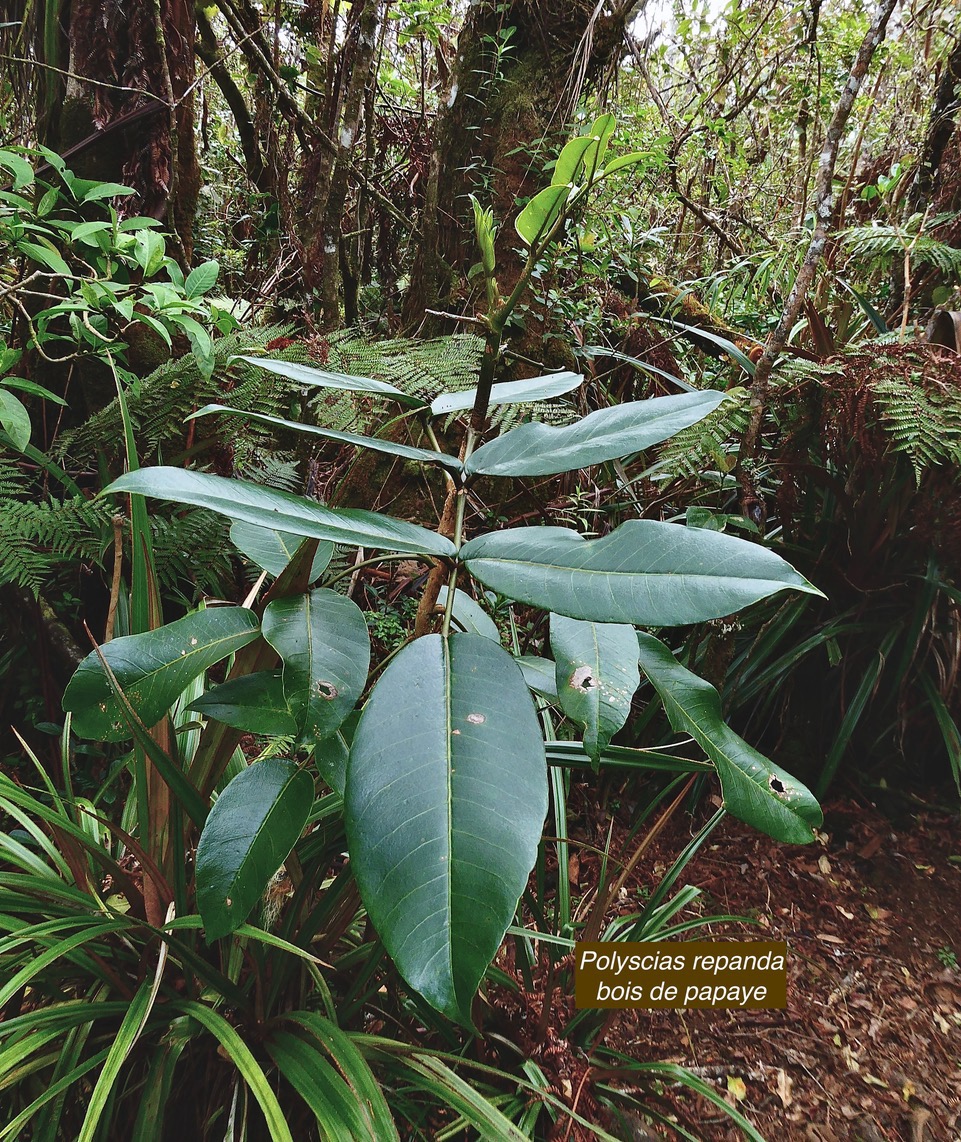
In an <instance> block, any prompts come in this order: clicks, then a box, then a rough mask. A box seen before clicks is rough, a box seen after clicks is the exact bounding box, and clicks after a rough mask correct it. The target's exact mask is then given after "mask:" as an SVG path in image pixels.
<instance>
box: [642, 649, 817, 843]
mask: <svg viewBox="0 0 961 1142" xmlns="http://www.w3.org/2000/svg"><path fill="white" fill-rule="evenodd" d="M637 641H638V656H639V659H640V664H641V669H642V670H643V671H644V673H645V674H646V675H647V677H648V678H649V679H650V680H651V684H652V685H653V686H654V689H655V690H656V691H657V692H658V694H659V695H660V696H661V701H662V702H663V703H664V709H665V710H666V711H667V716H668V718H669V719H670V722H671V725H672V726H673V727H674V729H675V730H677V732H678V733H685V734H690V735H691V737H692V738H694V740H695V741H696V742H697V744H698V745H699V746H700V747H701V749H703V750H704V752H705V753H706V754H707V756H708V757H709V758H710V759H711V761H713V762H714V765H715V767H716V768H717V774H718V777H719V778H720V779H721V792H722V793H723V794H724V807H725V808H726V809H727V811H728V812H729V813H732V814H733V815H734V816H735V817H738V818H739V819H740V820H742V821H746V822H747V823H748V824H749V825H753V826H754V828H755V829H760V830H761V832H763V833H767V834H768V835H769V836H772V837H774V838H775V839H776V840H778V841H783V842H784V843H786V844H793V845H803V844H807V842H808V841H811V840H813V839H814V830H815V829H816V828H818V826H820V824H821V823H822V821H823V817H822V815H821V808H820V806H819V805H818V803H817V801H816V800H815V798H814V794H813V793H811V791H810V790H809V789H808V788H807V786H805V785H802V784H801V782H800V781H798V780H797V778H795V777H792V776H791V775H790V774H789V773H786V772H785V771H784V770H783V769H780V768H779V767H778V766H776V765H775V764H774V763H773V762H771V761H768V759H767V758H766V757H765V756H764V755H763V754H760V753H758V751H757V750H756V749H754V747H753V746H750V745H748V743H747V742H746V741H745V740H744V739H743V738H741V737H738V735H737V734H736V733H735V732H734V731H733V730H732V729H731V727H730V726H728V725H727V724H726V723H725V722H724V719H723V718H722V716H721V699H720V696H719V695H718V692H717V691H716V690H715V689H714V687H713V686H712V685H711V684H710V682H705V681H704V679H703V678H699V677H698V676H697V675H696V674H692V673H691V671H690V670H687V669H685V667H683V666H682V665H681V664H680V663H679V662H678V661H677V659H676V658H675V657H674V655H673V654H671V652H670V650H668V648H667V647H666V646H665V645H664V643H662V642H659V641H658V639H656V638H654V637H653V636H652V635H649V634H638V636H637Z"/></svg>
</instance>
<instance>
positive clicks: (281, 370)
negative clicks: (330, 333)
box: [235, 356, 424, 408]
mask: <svg viewBox="0 0 961 1142" xmlns="http://www.w3.org/2000/svg"><path fill="white" fill-rule="evenodd" d="M235 359H236V360H238V361H246V362H247V364H248V365H256V366H257V368H258V369H266V370H267V372H269V373H276V374H277V376H279V377H286V379H287V380H288V381H293V382H294V383H295V384H298V385H316V386H317V387H318V388H322V389H343V390H346V391H347V392H353V393H375V394H377V395H378V396H384V397H390V398H391V399H392V400H395V401H397V403H398V404H403V405H406V406H407V407H408V408H423V407H424V402H423V401H422V400H421V399H420V397H412V396H410V395H408V394H407V393H405V392H402V391H401V390H400V389H398V388H395V387H394V386H393V385H389V384H387V382H386V381H375V380H374V379H373V378H372V377H353V376H351V375H350V374H349V373H331V372H329V371H328V370H327V369H313V368H311V367H310V366H309V365H298V364H297V363H296V362H294V361H271V360H268V359H266V358H263V357H244V356H240V357H237V358H235Z"/></svg>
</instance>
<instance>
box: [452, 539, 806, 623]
mask: <svg viewBox="0 0 961 1142" xmlns="http://www.w3.org/2000/svg"><path fill="white" fill-rule="evenodd" d="M461 558H462V559H463V560H464V562H465V564H466V566H467V569H468V570H469V571H470V573H471V574H472V575H473V576H474V577H475V578H477V579H479V580H480V581H481V582H482V583H484V584H486V586H488V587H490V588H492V589H493V590H495V591H498V592H500V593H501V594H502V595H507V596H508V597H509V598H511V599H517V600H519V601H520V602H522V603H530V604H532V605H533V606H537V607H543V608H544V609H545V610H550V611H555V612H557V614H560V615H568V616H569V617H570V618H575V619H590V620H591V621H592V622H600V623H634V624H636V625H638V626H679V625H682V624H686V623H695V622H703V621H704V620H706V619H716V618H721V617H723V616H724V615H729V614H732V613H733V612H734V611H737V610H740V609H741V607H746V606H748V604H750V603H755V602H757V601H758V599H764V598H766V597H767V596H768V595H773V594H775V593H776V592H778V591H785V590H788V589H791V590H795V591H806V592H809V593H810V594H815V595H819V594H820V591H818V590H817V588H816V587H813V586H812V585H811V584H810V583H809V582H808V581H807V579H805V578H804V577H803V575H799V574H798V572H797V571H795V570H794V568H793V567H792V566H791V565H790V564H789V563H786V562H785V561H784V560H783V559H782V558H781V557H780V556H779V555H776V554H775V553H774V552H773V551H769V550H768V549H767V548H765V547H761V546H760V545H758V544H756V543H748V542H747V541H746V540H743V539H737V538H735V537H734V536H731V535H721V534H719V533H717V532H712V531H705V530H703V529H702V528H687V527H682V526H681V525H680V524H673V523H659V522H656V521H654V520H628V522H627V523H623V524H621V526H620V527H618V528H616V529H615V530H614V531H612V532H611V533H610V535H605V536H604V537H603V538H602V539H593V540H590V541H586V540H584V539H582V538H581V536H579V535H577V533H576V532H573V531H569V530H568V529H566V528H559V527H521V528H511V529H509V530H507V531H497V532H492V533H491V534H490V535H483V536H480V537H479V538H477V539H472V540H471V541H470V542H469V543H467V544H465V545H464V547H463V548H462V549H461Z"/></svg>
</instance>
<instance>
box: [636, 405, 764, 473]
mask: <svg viewBox="0 0 961 1142" xmlns="http://www.w3.org/2000/svg"><path fill="white" fill-rule="evenodd" d="M749 402H750V393H749V392H748V391H747V389H745V388H740V387H738V388H734V389H730V390H729V391H728V392H727V393H726V394H725V397H724V400H722V401H721V403H720V404H719V405H718V406H717V408H716V409H714V411H713V412H710V413H708V415H707V416H706V417H704V419H703V420H699V421H698V422H697V424H692V425H690V427H688V428H682V429H681V431H680V432H676V433H675V434H674V435H673V436H672V437H671V439H670V440H669V441H668V442H667V443H666V444H665V445H664V446H663V448H662V449H661V453H660V457H659V459H658V462H657V473H658V475H659V476H660V477H664V476H666V477H667V478H668V479H671V480H677V479H691V478H697V477H698V476H700V475H701V474H702V473H703V472H704V470H705V469H706V468H714V469H720V470H721V471H722V472H725V471H728V470H729V469H730V467H731V461H732V455H731V448H732V445H733V442H734V441H735V440H736V439H739V438H740V436H741V434H742V433H743V432H744V430H745V429H746V428H747V423H748V419H749V416H750V413H749V410H748V405H749Z"/></svg>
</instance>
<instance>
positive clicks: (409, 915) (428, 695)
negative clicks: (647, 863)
mask: <svg viewBox="0 0 961 1142" xmlns="http://www.w3.org/2000/svg"><path fill="white" fill-rule="evenodd" d="M344 801H345V815H346V824H347V835H348V840H349V847H350V859H351V866H352V867H353V869H354V874H355V876H356V877H357V883H358V886H359V888H360V892H361V897H362V899H363V901H364V904H365V905H366V907H367V909H368V912H369V913H370V917H371V919H372V920H373V922H374V924H375V925H376V927H377V930H378V932H379V933H380V935H381V938H382V939H383V941H384V944H385V945H386V947H387V950H388V951H389V952H390V955H391V957H392V958H393V960H394V963H395V964H396V965H397V967H398V970H399V971H400V973H401V974H402V975H403V976H404V978H405V979H406V980H407V982H408V983H409V984H410V985H411V987H413V988H415V989H416V990H417V991H419V992H420V993H421V994H422V995H423V996H424V998H425V999H426V1000H427V1001H428V1002H429V1003H430V1004H431V1005H432V1006H434V1007H436V1008H437V1009H438V1010H439V1011H442V1012H443V1013H444V1014H446V1015H448V1016H449V1017H451V1018H452V1019H457V1020H459V1021H460V1022H462V1023H464V1024H467V1025H470V1023H471V1011H470V1009H471V1001H472V999H473V997H474V992H475V991H476V990H477V986H478V984H479V983H480V981H481V979H482V977H483V975H484V972H485V971H486V969H487V965H488V964H489V963H490V961H491V959H492V958H493V956H494V953H495V952H496V951H497V948H498V947H499V946H500V942H501V939H502V938H503V935H504V932H505V930H506V929H507V925H508V924H509V923H510V922H511V920H512V919H513V916H514V911H515V909H516V907H517V900H518V898H519V896H520V894H521V892H522V891H523V889H524V886H525V884H526V883H527V876H528V873H529V872H530V869H531V866H532V865H533V863H534V857H535V854H536V851H537V844H538V841H539V839H540V832H541V827H542V825H543V823H544V815H545V812H546V809H547V768H546V764H545V759H544V743H543V740H542V738H541V733H540V727H539V725H538V722H537V716H536V714H535V711H534V706H533V703H532V701H531V697H530V694H529V693H528V690H527V687H526V686H525V685H524V680H523V678H522V676H521V674H520V671H519V669H518V667H517V665H516V664H515V663H514V660H513V659H512V658H511V656H510V655H509V654H508V653H507V652H506V651H505V650H503V649H502V648H501V647H499V646H497V645H496V644H495V643H494V642H493V641H492V640H491V639H488V638H484V637H482V636H479V635H472V634H455V635H452V636H451V637H450V638H449V639H448V638H444V637H442V636H441V635H428V636H426V637H424V638H419V639H417V640H416V641H415V642H412V643H411V644H410V645H409V646H407V647H405V648H404V649H403V650H402V651H401V652H400V654H398V655H397V656H396V658H394V659H393V661H392V662H391V663H390V665H389V666H388V667H387V669H386V670H385V671H384V673H383V675H382V676H381V678H380V680H379V681H378V683H377V685H376V686H375V687H374V691H373V693H372V694H371V697H370V700H369V701H368V703H367V706H366V707H365V709H364V712H363V714H362V715H361V719H360V722H359V724H358V726H357V730H356V733H355V734H354V740H353V743H352V745H351V751H350V760H349V763H348V767H347V788H346V791H345V795H344Z"/></svg>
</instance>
